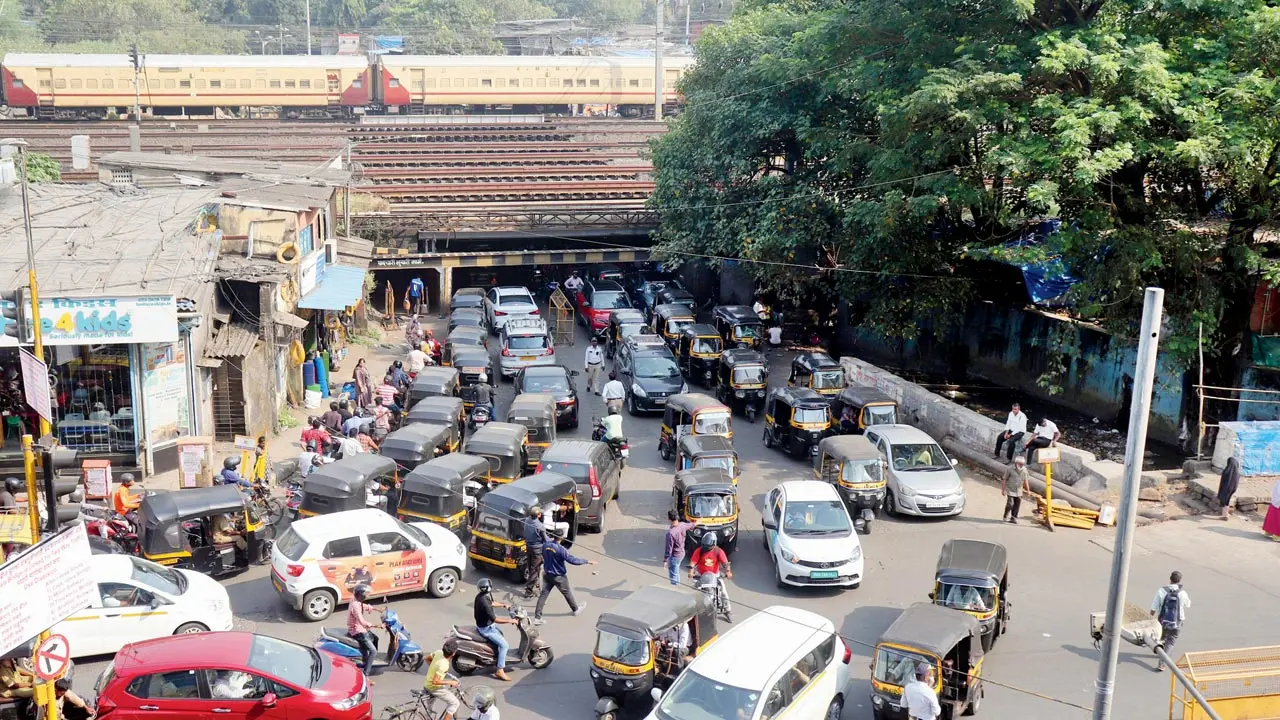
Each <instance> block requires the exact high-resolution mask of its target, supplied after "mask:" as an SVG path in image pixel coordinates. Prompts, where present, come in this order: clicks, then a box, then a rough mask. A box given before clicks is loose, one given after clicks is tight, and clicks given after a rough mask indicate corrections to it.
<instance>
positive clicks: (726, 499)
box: [689, 495, 735, 518]
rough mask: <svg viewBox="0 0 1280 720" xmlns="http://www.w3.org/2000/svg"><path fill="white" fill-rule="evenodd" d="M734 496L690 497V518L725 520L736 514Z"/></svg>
mask: <svg viewBox="0 0 1280 720" xmlns="http://www.w3.org/2000/svg"><path fill="white" fill-rule="evenodd" d="M734 505H735V503H734V501H733V496H732V495H690V496H689V516H690V517H696V518H723V517H729V516H730V515H732V514H733V513H734Z"/></svg>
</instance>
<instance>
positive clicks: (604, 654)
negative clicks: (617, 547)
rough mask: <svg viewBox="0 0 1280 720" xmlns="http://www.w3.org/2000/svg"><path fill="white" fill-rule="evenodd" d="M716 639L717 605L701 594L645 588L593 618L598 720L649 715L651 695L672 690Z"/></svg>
mask: <svg viewBox="0 0 1280 720" xmlns="http://www.w3.org/2000/svg"><path fill="white" fill-rule="evenodd" d="M718 636H719V632H718V630H717V629H716V610H715V606H714V605H713V604H712V602H711V601H710V599H708V597H707V596H706V595H704V594H703V593H699V592H693V591H692V590H688V589H686V588H682V587H672V586H671V585H649V586H647V587H643V588H640V589H639V590H636V591H635V592H633V593H631V594H630V595H628V596H626V597H625V598H623V599H621V600H619V601H618V604H617V605H614V606H613V607H612V608H610V609H609V611H608V612H604V613H601V614H600V617H599V619H597V620H596V645H595V650H594V651H593V652H592V653H591V684H592V685H594V686H595V689H596V697H597V698H599V701H597V702H596V708H595V710H596V718H597V719H598V720H618V718H619V717H620V716H621V713H622V712H624V711H626V712H631V713H637V714H639V713H645V712H648V711H649V710H650V709H651V708H652V706H653V697H652V695H651V694H650V693H651V691H652V690H654V689H655V688H657V689H659V690H666V689H667V688H669V687H671V683H673V682H675V679H676V676H678V675H679V674H680V671H681V670H683V669H684V667H685V665H687V664H688V663H689V661H690V660H692V659H693V658H695V657H697V656H698V655H700V654H702V652H703V651H704V650H705V649H706V648H707V647H708V646H709V645H710V644H711V643H712V642H714V641H715V639H716V638H717V637H718Z"/></svg>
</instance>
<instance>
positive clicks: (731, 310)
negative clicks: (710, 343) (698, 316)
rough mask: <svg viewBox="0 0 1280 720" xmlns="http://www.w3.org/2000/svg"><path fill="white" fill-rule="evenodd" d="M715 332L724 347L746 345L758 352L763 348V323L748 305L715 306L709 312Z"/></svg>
mask: <svg viewBox="0 0 1280 720" xmlns="http://www.w3.org/2000/svg"><path fill="white" fill-rule="evenodd" d="M711 318H712V322H714V323H715V325H716V332H718V333H720V337H722V338H724V346H725V347H738V346H739V345H746V346H747V348H748V349H751V350H759V349H760V348H761V347H763V346H764V323H763V322H761V321H760V316H758V315H756V311H755V310H752V309H751V307H750V306H748V305H717V306H715V307H714V308H712V310H711Z"/></svg>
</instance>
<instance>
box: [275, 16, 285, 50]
mask: <svg viewBox="0 0 1280 720" xmlns="http://www.w3.org/2000/svg"><path fill="white" fill-rule="evenodd" d="M277 27H279V28H280V54H281V55H283V54H284V23H280V24H279V25H278V26H277Z"/></svg>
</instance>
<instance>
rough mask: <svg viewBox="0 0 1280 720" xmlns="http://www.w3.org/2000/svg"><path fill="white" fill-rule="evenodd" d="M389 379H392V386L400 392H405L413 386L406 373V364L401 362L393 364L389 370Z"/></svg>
mask: <svg viewBox="0 0 1280 720" xmlns="http://www.w3.org/2000/svg"><path fill="white" fill-rule="evenodd" d="M387 377H389V378H391V384H392V385H394V386H395V387H396V390H397V391H398V392H404V391H405V390H406V389H408V387H409V385H410V384H411V383H410V381H409V374H408V373H406V372H405V371H404V362H403V361H400V360H397V361H395V362H393V363H391V367H390V368H387Z"/></svg>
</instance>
